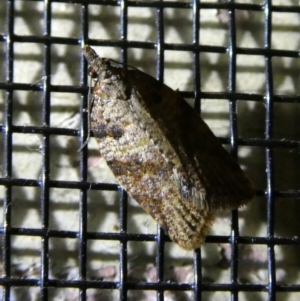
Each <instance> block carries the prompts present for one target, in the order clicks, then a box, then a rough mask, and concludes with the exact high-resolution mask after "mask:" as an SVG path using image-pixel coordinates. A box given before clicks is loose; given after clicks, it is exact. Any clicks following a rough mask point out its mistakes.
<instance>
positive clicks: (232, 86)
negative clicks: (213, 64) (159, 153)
mask: <svg viewBox="0 0 300 301" xmlns="http://www.w3.org/2000/svg"><path fill="white" fill-rule="evenodd" d="M24 2H30V1H24ZM33 2H34V1H33ZM36 2H39V1H36ZM40 2H42V1H40ZM61 2H63V1H57V2H54V1H53V2H51V1H48V2H44V12H43V33H42V35H37V36H33V35H30V36H21V35H18V34H17V33H16V32H15V31H14V20H15V18H16V12H15V1H6V15H5V27H6V28H5V29H6V32H5V34H1V36H0V41H1V43H2V48H3V49H4V51H5V52H4V53H5V64H4V66H5V80H3V81H2V80H1V82H0V89H1V90H2V91H3V93H4V94H3V95H4V100H5V102H4V104H3V120H2V124H1V136H2V137H1V139H3V163H2V164H3V172H2V177H1V179H0V181H1V185H2V186H3V216H4V218H3V224H2V226H1V235H2V265H3V271H2V276H1V278H0V282H1V286H2V291H3V294H2V299H1V300H13V297H12V296H18V297H20V295H17V294H16V295H12V291H13V290H14V289H15V288H20V287H21V288H29V287H36V288H37V289H38V296H39V300H54V299H52V298H54V297H53V296H54V295H53V294H54V293H53V291H54V290H57V289H65V288H76V289H78V300H89V294H88V291H89V290H90V289H96V290H100V291H101V290H111V289H112V290H113V291H117V292H118V295H117V297H116V300H118V299H119V300H142V298H141V299H139V297H138V296H139V295H137V296H136V295H134V294H133V295H129V293H128V292H129V291H153V292H154V293H155V294H154V299H155V300H206V297H208V296H209V295H205V293H208V292H224V293H226V294H224V299H220V300H229V299H230V300H241V297H240V293H241V292H264V293H265V298H264V299H262V298H261V297H260V299H258V300H280V299H281V298H280V297H278V293H280V292H286V293H291V294H293V293H295V294H297V296H298V297H299V292H300V285H299V281H298V283H295V284H281V283H278V282H277V280H276V258H275V246H276V245H287V246H293V245H298V246H299V244H300V239H299V237H298V236H295V237H288V236H287V237H278V236H276V235H275V233H274V231H275V230H274V224H275V199H276V198H277V197H281V198H285V199H287V200H288V199H291V198H295V199H297V198H299V186H295V187H294V189H289V190H277V189H275V184H274V177H275V175H274V154H273V151H274V149H276V148H278V147H280V148H287V149H291V150H293V151H295V150H296V151H298V148H299V136H298V139H276V138H275V139H274V137H273V128H274V126H275V124H274V117H273V116H274V104H276V103H294V104H296V105H299V90H298V95H288V94H287V95H276V94H274V90H275V88H274V86H273V82H274V74H273V66H272V58H274V57H288V58H299V51H292V50H285V49H282V50H277V49H273V47H272V39H271V37H272V15H273V14H274V13H275V12H276V13H283V12H284V13H298V14H299V13H300V8H299V4H297V1H296V2H295V4H294V6H282V5H278V6H276V5H272V1H265V2H261V3H259V4H250V3H249V4H245V3H234V2H233V1H228V2H227V3H217V2H211V3H210V2H201V1H200V2H199V1H182V2H181V1H174V2H172V1H69V2H71V3H77V4H78V5H79V6H80V20H78V22H79V23H80V27H81V32H80V34H79V37H78V38H67V37H53V36H51V22H52V5H53V4H54V3H61ZM92 4H93V5H96V6H111V7H118V8H119V10H120V12H119V14H120V32H119V36H120V38H119V39H117V40H101V38H99V39H90V38H89V34H88V19H89V12H88V6H89V5H92ZM130 7H149V8H153V9H155V10H156V20H155V25H156V32H157V39H156V41H155V42H139V41H128V39H127V37H128V32H127V28H128V17H127V16H128V9H129V8H130ZM167 8H173V9H175V10H176V9H185V10H187V11H189V12H190V13H191V14H192V22H193V33H192V36H193V41H192V43H190V44H171V43H168V44H166V43H165V42H164V41H165V37H164V10H165V9H167ZM205 9H224V10H225V11H228V40H229V44H228V47H221V46H208V45H201V43H200V37H199V29H200V28H199V24H200V10H205ZM237 10H242V11H261V12H263V14H264V18H265V28H264V47H262V48H241V47H238V46H237V41H236V39H237V37H236V35H235V32H236V17H235V14H236V13H237ZM15 43H38V44H42V45H43V46H44V53H43V55H44V59H43V66H42V78H43V80H42V81H41V82H42V83H34V84H25V83H18V82H14V73H15V72H16V70H15V65H14V58H15V54H14V44H15ZM85 43H88V44H90V45H92V46H103V47H107V46H110V47H117V48H120V50H121V60H122V62H124V63H125V64H126V63H128V51H129V49H132V48H140V49H150V50H154V51H156V53H157V60H156V70H157V73H156V77H157V79H159V80H162V81H163V80H164V66H165V55H164V54H165V52H166V51H183V52H185V51H187V52H191V53H193V75H194V82H193V91H182V92H181V93H182V95H183V96H184V97H186V98H193V99H194V107H195V109H196V110H197V111H199V112H200V111H201V107H200V105H201V104H202V99H208V100H209V99H225V100H229V120H230V122H229V124H230V127H229V129H230V137H229V138H228V139H226V138H223V139H220V140H221V141H222V143H224V144H228V145H229V146H230V151H231V153H232V155H233V156H235V157H237V154H238V146H250V147H259V148H263V149H264V150H265V169H266V189H265V190H261V189H258V190H257V196H258V197H261V200H265V201H266V202H267V212H266V216H267V221H266V225H267V232H266V235H265V236H264V237H261V236H260V237H258V236H240V235H239V222H238V216H239V213H238V211H233V212H232V219H231V228H232V230H231V235H229V236H224V235H213V236H208V237H207V240H206V242H207V243H214V244H229V245H230V249H231V254H230V261H229V266H228V268H229V269H230V282H228V283H214V282H208V281H206V279H203V277H202V256H201V250H196V251H195V253H194V254H193V264H194V279H193V281H189V282H184V283H180V282H176V281H173V282H172V281H166V280H165V264H166V258H165V244H166V243H167V242H169V241H170V240H169V238H168V237H166V236H165V234H164V232H163V230H162V229H160V228H159V227H158V229H157V235H152V234H146V233H141V234H133V233H127V228H128V220H127V210H128V208H127V194H126V193H125V192H124V191H123V190H122V189H121V188H120V187H119V186H118V185H116V184H106V183H100V182H99V183H98V182H90V181H89V179H88V170H89V166H88V152H87V149H84V150H83V151H82V152H81V153H80V155H79V162H78V164H79V170H80V180H79V181H68V180H67V179H66V180H53V179H52V177H51V176H50V174H51V172H52V171H51V162H50V160H51V137H52V136H56V135H58V136H74V137H80V139H81V142H84V141H85V139H86V137H87V120H86V114H84V113H83V108H84V107H86V104H87V93H88V88H87V86H88V81H87V80H88V77H87V65H86V62H85V61H84V59H83V57H81V61H80V71H79V70H78V72H79V77H80V84H78V85H77V86H75V85H53V84H52V83H51V75H52V70H51V58H52V55H51V46H52V45H53V44H65V45H74V46H82V45H83V44H85ZM206 52H208V53H223V54H227V53H228V58H229V63H228V66H229V76H228V90H227V92H203V91H202V90H201V80H202V78H201V71H200V70H201V63H202V62H201V60H200V58H201V56H200V55H199V54H201V53H206ZM241 54H242V55H258V56H263V57H264V60H265V69H264V74H265V78H266V82H265V85H266V86H265V93H263V94H260V93H257V94H256V93H241V92H239V91H237V84H236V80H237V56H238V55H241ZM78 60H80V58H79V56H78ZM15 91H34V92H38V93H40V94H41V97H42V100H43V101H42V110H41V112H42V116H41V120H42V122H41V124H42V125H43V126H22V125H14V122H13V116H14V114H13V113H14V112H13V110H14V106H13V105H14V104H13V93H15ZM55 92H59V93H74V94H79V95H82V97H81V99H82V100H83V101H82V102H81V113H82V114H81V117H82V118H81V127H80V128H81V130H80V131H78V130H76V129H70V128H67V127H66V128H62V127H53V126H51V121H50V118H51V112H52V111H51V93H55ZM238 101H239V102H244V101H245V102H246V101H255V102H261V103H263V104H264V106H265V108H266V109H265V110H266V111H265V116H264V120H265V136H264V137H263V138H256V137H254V138H238V137H240V135H239V133H238V131H237V129H238V127H237V124H238V108H237V102H238ZM15 133H20V134H39V135H42V137H43V138H42V143H41V145H40V152H41V154H42V162H41V166H42V169H41V170H42V172H41V174H40V177H39V179H37V180H33V179H27V178H22V177H21V178H15V177H14V175H13V172H12V163H13V162H12V154H13V152H14V147H13V134H15ZM24 139H25V138H24ZM14 187H37V188H38V189H39V191H40V212H41V220H42V224H41V226H40V227H36V228H22V227H14V226H13V224H12V214H13V211H12V201H13V198H12V190H13V188H14ZM52 188H65V189H71V190H73V189H77V190H78V191H79V192H80V202H79V206H80V208H79V212H80V215H79V216H80V221H79V231H77V230H76V231H71V230H52V229H50V227H49V224H50V221H49V215H50V208H51V205H50V189H52ZM90 190H108V191H117V192H118V195H119V221H120V224H119V227H120V229H119V230H118V231H117V232H116V233H108V232H107V233H106V232H92V231H89V230H88V220H87V216H88V215H87V211H88V209H87V202H86V200H87V198H88V192H89V191H90ZM99 206H100V204H99ZM253 218H255V217H253ZM14 236H25V237H26V236H34V237H38V238H40V239H41V248H40V253H39V256H40V268H39V269H37V271H36V272H35V274H34V273H33V274H34V275H35V277H24V275H22V276H21V277H17V276H16V274H15V273H13V272H12V270H13V268H12V262H11V253H12V252H13V248H12V237H14ZM54 238H57V239H58V238H63V239H64V238H69V239H76V240H77V241H78V244H77V247H78V269H79V277H78V279H75V280H74V279H71V280H70V279H53V278H51V277H50V276H49V275H50V267H49V258H50V255H49V254H50V240H51V239H54ZM90 240H113V241H115V240H116V241H119V242H120V254H119V258H118V261H119V270H118V281H107V280H103V279H95V280H92V279H90V277H88V266H87V261H88V241H90ZM129 241H130V242H132V241H135V242H144V241H152V242H155V243H156V256H155V261H156V269H157V275H156V277H157V279H156V281H153V282H145V281H131V280H130V279H128V254H127V243H128V242H129ZM248 244H249V245H252V244H253V245H264V246H266V248H267V268H268V275H269V276H268V282H267V283H266V284H260V283H250V284H249V283H242V282H241V281H240V279H239V268H238V266H239V254H238V253H239V247H240V245H248ZM295 264H297V265H298V267H299V262H295ZM100 278H101V277H100ZM104 278H105V277H104ZM166 291H174V292H176V294H177V293H178V294H179V293H181V292H185V291H189V292H191V295H189V296H186V295H180V297H178V298H179V299H177V297H176V298H175V297H173V299H172V298H171V299H168V298H169V297H166ZM23 293H24V292H23ZM176 294H175V296H176ZM96 296H97V295H96ZM100 296H101V298H104V297H103V295H101V293H100V294H99V295H98V298H99V299H100ZM108 296H109V297H107V300H115V299H113V297H112V295H108ZM254 296H255V295H254ZM18 297H14V298H15V299H16V300H18ZM26 298H27V299H28V300H31V299H30V298H31V295H29V293H26V294H25V299H24V298H23V299H22V300H27V299H26ZM95 298H96V300H98V299H97V297H95ZM19 300H20V299H19ZM32 300H34V299H32ZM62 300H68V299H67V298H65V299H63V298H62ZM245 300H247V298H246V299H245ZM291 300H294V299H292V298H291Z"/></svg>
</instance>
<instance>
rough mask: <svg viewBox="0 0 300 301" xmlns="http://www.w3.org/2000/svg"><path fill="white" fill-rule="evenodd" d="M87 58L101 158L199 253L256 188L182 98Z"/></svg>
mask: <svg viewBox="0 0 300 301" xmlns="http://www.w3.org/2000/svg"><path fill="white" fill-rule="evenodd" d="M83 53H84V55H85V56H86V58H87V60H88V62H89V65H90V70H91V72H90V73H92V74H93V75H94V76H93V77H94V79H96V81H95V84H94V87H93V91H92V94H93V101H92V105H91V112H90V114H91V129H92V131H93V132H94V135H95V137H96V139H97V141H98V144H99V149H100V153H101V155H102V156H103V157H104V159H105V160H106V161H107V163H108V166H109V167H110V168H111V169H112V171H113V173H114V174H115V176H116V179H117V180H118V181H119V183H120V185H121V186H122V187H123V188H124V189H125V190H126V191H127V192H128V193H129V194H130V195H131V196H132V197H133V198H134V199H135V200H136V201H137V202H138V203H139V204H140V205H141V206H142V207H143V208H144V209H145V211H146V212H148V213H149V214H151V216H152V217H153V218H154V219H155V220H156V221H157V222H158V223H159V224H160V225H161V226H162V227H163V228H164V229H165V231H166V232H167V233H168V235H169V236H170V238H171V239H172V240H173V241H174V242H176V243H178V245H179V246H181V247H182V248H184V249H187V250H192V249H195V248H198V247H199V246H200V245H201V243H202V242H203V241H204V240H205V235H206V233H207V231H208V230H209V228H210V225H211V223H212V221H213V219H214V216H215V211H216V210H218V209H227V208H237V207H239V206H240V205H243V204H245V203H247V202H248V201H250V200H251V198H252V197H253V195H254V190H253V187H252V184H251V182H250V181H249V179H248V178H247V176H246V175H245V174H244V173H243V171H242V170H241V168H240V167H239V165H238V164H237V163H236V161H234V160H233V159H232V158H231V157H230V155H229V154H228V153H227V152H226V151H225V150H224V149H223V147H222V146H221V145H220V143H219V141H218V140H217V138H216V137H215V136H214V135H213V133H212V132H211V130H210V129H209V128H208V126H207V125H206V124H205V123H204V121H203V120H202V119H201V118H200V116H199V115H198V114H197V113H196V112H195V111H194V110H193V109H192V108H191V107H190V106H189V105H188V104H187V103H186V102H185V100H184V99H183V98H182V97H181V96H180V94H179V93H178V92H176V91H174V90H172V89H170V88H169V87H167V86H166V85H164V84H162V83H160V82H158V81H157V80H156V79H154V78H152V77H151V76H149V75H147V74H145V73H144V72H141V71H139V70H137V69H133V70H126V68H124V67H123V66H122V65H120V66H117V67H116V66H111V65H110V61H109V60H108V59H101V58H99V57H98V56H97V54H96V52H95V51H94V50H93V49H92V48H90V47H89V46H88V45H86V46H85V47H84V48H83ZM95 75H96V76H95Z"/></svg>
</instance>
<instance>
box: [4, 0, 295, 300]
mask: <svg viewBox="0 0 300 301" xmlns="http://www.w3.org/2000/svg"><path fill="white" fill-rule="evenodd" d="M299 33H300V7H299V1H298V0H297V1H296V0H294V1H293V0H289V1H279V0H277V1H275V0H274V1H262V0H261V1H259V0H257V1H254V0H253V1H250V0H249V1H246V0H245V1H213V0H211V1H197V0H195V1H193V0H190V1H151V0H149V1H145V0H140V1H127V0H119V1H114V0H111V1H109V0H107V1H100V0H99V1H78V0H74V1H72V0H69V1H13V0H11V1H9V0H7V1H1V3H0V66H1V68H0V105H1V112H0V114H1V115H0V126H1V127H0V128H1V132H0V134H1V135H0V138H1V140H0V141H1V148H0V150H1V156H0V158H1V167H2V168H1V178H0V194H1V211H2V214H1V228H0V230H1V238H2V240H1V244H2V245H1V250H2V257H1V263H0V268H1V277H0V285H1V288H0V289H1V299H0V300H23V301H25V300H180V301H184V300H222V301H223V300H289V301H292V300H299V298H300V274H299V270H300V255H299V254H300V239H299V235H300V219H299V214H300V203H299V195H300V194H299V189H300V168H299V167H300V155H299V143H300V123H299V122H300V121H299V120H300V118H299V116H300V101H299V100H300V97H299V95H300V85H299V82H300V72H299V70H300V58H299V54H300V52H299V47H300V34H299ZM85 43H88V44H90V45H92V46H93V47H94V48H95V49H96V50H97V52H98V54H99V55H100V56H101V57H109V58H112V59H115V60H117V61H120V62H123V63H125V64H129V65H131V66H134V67H136V68H139V69H141V70H143V71H145V72H146V73H148V74H150V75H152V76H154V77H156V78H157V79H159V80H161V81H163V82H165V83H166V84H167V85H169V86H170V87H172V88H173V89H178V90H179V93H181V94H182V95H183V96H184V97H185V99H186V100H187V101H188V102H189V104H190V105H191V106H193V107H194V108H195V109H196V110H197V111H198V112H199V114H201V116H202V118H203V119H204V120H205V121H206V122H207V123H208V125H209V126H210V128H211V129H212V131H213V132H214V133H215V135H216V136H217V137H218V138H219V139H220V141H221V142H222V143H223V145H224V146H225V147H226V148H227V149H228V151H229V152H230V153H231V154H232V155H233V156H234V157H236V158H237V160H238V162H239V164H240V165H241V166H242V168H243V169H244V170H245V171H246V173H247V174H248V175H249V177H250V178H251V179H252V181H253V183H254V185H255V188H256V197H255V199H254V200H253V201H252V202H251V203H250V205H248V206H247V207H245V208H241V209H239V210H238V211H237V210H235V211H233V212H220V213H219V214H218V216H217V219H216V222H215V223H214V225H213V226H212V229H211V231H210V232H209V235H208V236H207V238H206V242H205V243H204V244H203V246H202V247H201V249H198V250H196V251H195V252H188V251H184V250H182V249H180V248H179V247H178V246H177V245H176V244H174V243H172V242H171V241H170V239H169V238H168V237H167V236H166V235H165V234H164V232H163V230H162V229H161V228H159V227H158V226H157V224H156V223H155V222H154V221H153V220H152V218H151V217H150V216H148V215H147V214H146V213H145V212H144V211H143V209H142V208H141V207H140V206H139V205H138V204H137V203H136V202H135V201H134V200H133V199H131V198H129V197H128V196H127V194H126V192H125V191H124V190H122V188H121V187H119V186H118V184H117V182H116V180H115V178H114V176H113V174H112V173H111V171H110V170H109V169H108V167H107V166H106V163H105V161H104V160H103V159H101V157H100V153H99V150H98V147H97V144H96V141H95V139H94V138H91V139H90V140H89V143H88V147H87V148H86V149H84V150H82V151H81V152H78V149H79V148H80V143H83V142H84V140H85V138H86V136H87V128H88V127H87V120H86V114H85V113H84V109H83V108H85V107H86V104H87V97H88V76H87V64H86V62H85V60H84V58H83V56H82V54H81V48H82V46H83V45H84V44H85ZM165 114H167V112H165Z"/></svg>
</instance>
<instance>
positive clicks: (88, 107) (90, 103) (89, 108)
mask: <svg viewBox="0 0 300 301" xmlns="http://www.w3.org/2000/svg"><path fill="white" fill-rule="evenodd" d="M90 87H92V78H90ZM91 110H92V93H91V88H90V92H89V95H88V104H87V109H85V111H86V113H87V123H88V128H87V130H88V132H87V137H86V139H85V142H84V143H83V144H82V145H81V147H80V148H79V149H78V151H77V152H81V151H82V150H83V148H84V147H85V146H86V145H87V144H88V142H89V140H90V137H91Z"/></svg>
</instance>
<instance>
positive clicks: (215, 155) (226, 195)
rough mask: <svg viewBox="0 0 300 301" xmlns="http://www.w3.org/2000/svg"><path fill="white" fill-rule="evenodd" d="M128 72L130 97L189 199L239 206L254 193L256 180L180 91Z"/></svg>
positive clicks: (210, 205) (204, 203)
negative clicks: (242, 166) (236, 159)
mask: <svg viewBox="0 0 300 301" xmlns="http://www.w3.org/2000/svg"><path fill="white" fill-rule="evenodd" d="M126 76H127V80H128V82H129V83H130V86H131V87H132V90H133V91H131V93H132V95H135V97H134V98H132V99H131V100H130V101H131V102H132V105H133V106H134V108H133V109H134V110H135V112H136V115H137V116H139V117H140V122H141V123H144V126H145V128H147V131H148V132H149V135H151V138H152V140H153V141H154V143H156V145H157V147H158V148H160V150H161V151H162V153H163V155H164V157H165V158H166V159H167V160H169V161H170V162H169V163H170V164H174V168H173V170H174V173H175V174H176V177H177V178H178V183H179V185H180V189H181V191H182V194H183V197H184V198H186V199H187V200H188V201H193V202H195V203H196V204H198V206H200V208H205V207H208V208H209V209H211V210H215V209H232V208H238V207H239V206H241V205H244V204H246V203H247V202H249V201H250V200H251V199H252V198H253V196H254V188H253V185H252V183H251V181H250V180H249V179H248V177H247V176H246V175H245V173H244V172H243V171H242V169H241V168H240V166H239V165H238V163H237V162H236V161H235V160H234V159H233V158H232V157H231V156H230V155H229V153H228V152H227V151H226V150H225V149H224V148H223V147H222V145H221V144H220V142H219V141H218V139H217V138H216V137H215V135H214V134H213V133H212V131H211V130H210V129H209V127H208V126H207V125H206V123H205V122H204V121H203V120H202V119H201V117H200V116H199V115H198V114H197V113H196V111H195V110H193V109H192V108H191V107H190V106H189V105H188V104H187V102H186V101H185V100H184V99H183V98H182V97H181V96H180V94H179V93H178V92H176V91H174V90H172V89H171V88H169V87H168V86H166V85H164V84H162V83H159V82H158V81H157V80H156V79H154V78H153V77H151V76H149V75H147V74H146V73H144V72H141V71H138V70H130V71H127V75H126ZM149 125H151V127H149ZM151 129H152V130H151ZM162 136H163V137H164V139H161V137H162ZM170 148H171V149H172V150H173V152H174V150H175V153H176V155H177V160H176V158H175V159H174V155H172V154H169V149H170ZM178 161H179V163H178Z"/></svg>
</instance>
